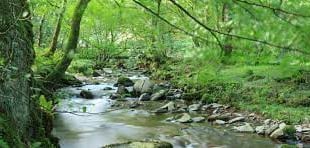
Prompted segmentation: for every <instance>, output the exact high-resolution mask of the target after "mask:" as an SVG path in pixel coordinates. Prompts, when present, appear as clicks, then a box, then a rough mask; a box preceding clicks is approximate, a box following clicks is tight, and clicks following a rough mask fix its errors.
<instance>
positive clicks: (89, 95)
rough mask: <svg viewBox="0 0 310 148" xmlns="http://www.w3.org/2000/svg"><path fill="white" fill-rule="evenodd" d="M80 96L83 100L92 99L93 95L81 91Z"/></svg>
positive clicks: (89, 92) (86, 91)
mask: <svg viewBox="0 0 310 148" xmlns="http://www.w3.org/2000/svg"><path fill="white" fill-rule="evenodd" d="M80 96H81V97H82V98H85V99H93V98H94V95H93V93H92V92H91V91H88V90H82V91H81V92H80Z"/></svg>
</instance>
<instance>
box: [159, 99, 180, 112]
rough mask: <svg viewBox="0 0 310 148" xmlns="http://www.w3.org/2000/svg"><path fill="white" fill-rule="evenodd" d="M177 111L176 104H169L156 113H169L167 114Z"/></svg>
mask: <svg viewBox="0 0 310 148" xmlns="http://www.w3.org/2000/svg"><path fill="white" fill-rule="evenodd" d="M175 109H176V105H175V103H174V102H172V101H171V102H169V103H167V104H166V105H164V106H162V107H161V108H159V109H157V110H155V111H154V112H155V113H167V112H172V111H174V110H175Z"/></svg>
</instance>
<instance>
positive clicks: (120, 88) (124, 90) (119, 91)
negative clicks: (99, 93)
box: [116, 85, 129, 95]
mask: <svg viewBox="0 0 310 148" xmlns="http://www.w3.org/2000/svg"><path fill="white" fill-rule="evenodd" d="M116 93H117V94H120V95H125V94H128V93H129V91H128V90H127V88H126V87H125V86H123V85H119V86H118V88H117V91H116Z"/></svg>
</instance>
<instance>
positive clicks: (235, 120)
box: [228, 117, 245, 124]
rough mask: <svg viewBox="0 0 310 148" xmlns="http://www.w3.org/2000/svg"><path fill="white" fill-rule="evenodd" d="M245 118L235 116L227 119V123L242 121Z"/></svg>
mask: <svg viewBox="0 0 310 148" xmlns="http://www.w3.org/2000/svg"><path fill="white" fill-rule="evenodd" d="M244 120H245V117H236V118H234V119H231V120H229V121H228V123H229V124H232V123H235V122H243V121H244Z"/></svg>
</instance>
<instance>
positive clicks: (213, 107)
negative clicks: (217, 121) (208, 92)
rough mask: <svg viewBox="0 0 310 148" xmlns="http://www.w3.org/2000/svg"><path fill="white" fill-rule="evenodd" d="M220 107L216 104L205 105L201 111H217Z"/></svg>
mask: <svg viewBox="0 0 310 148" xmlns="http://www.w3.org/2000/svg"><path fill="white" fill-rule="evenodd" d="M221 107H223V105H221V104H217V103H211V104H207V105H204V106H202V109H203V110H210V109H218V108H221Z"/></svg>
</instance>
